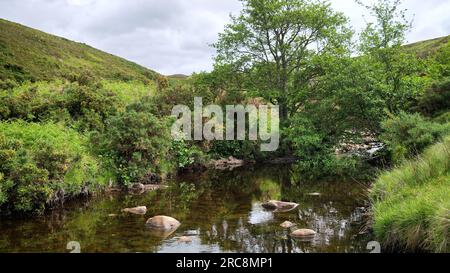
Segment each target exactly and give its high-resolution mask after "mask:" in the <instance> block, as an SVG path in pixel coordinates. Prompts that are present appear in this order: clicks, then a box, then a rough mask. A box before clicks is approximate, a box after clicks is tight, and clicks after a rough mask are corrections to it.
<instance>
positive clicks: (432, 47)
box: [405, 35, 450, 57]
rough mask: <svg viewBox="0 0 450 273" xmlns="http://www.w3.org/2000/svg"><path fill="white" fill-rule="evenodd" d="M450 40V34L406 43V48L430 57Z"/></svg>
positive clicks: (421, 55)
mask: <svg viewBox="0 0 450 273" xmlns="http://www.w3.org/2000/svg"><path fill="white" fill-rule="evenodd" d="M448 42H450V35H449V36H445V37H440V38H436V39H431V40H425V41H420V42H417V43H413V44H409V45H405V48H406V49H407V50H408V51H411V52H414V53H416V54H417V55H418V56H419V57H428V56H431V55H434V54H435V53H436V52H437V51H438V50H439V49H440V48H442V47H443V46H444V45H446V44H447V43H448Z"/></svg>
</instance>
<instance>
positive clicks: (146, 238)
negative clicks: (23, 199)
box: [0, 165, 372, 253]
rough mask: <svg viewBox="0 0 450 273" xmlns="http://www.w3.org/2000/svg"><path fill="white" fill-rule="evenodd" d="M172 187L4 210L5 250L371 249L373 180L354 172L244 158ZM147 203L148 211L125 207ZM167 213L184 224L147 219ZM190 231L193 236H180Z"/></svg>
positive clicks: (0, 240)
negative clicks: (279, 207) (313, 172)
mask: <svg viewBox="0 0 450 273" xmlns="http://www.w3.org/2000/svg"><path fill="white" fill-rule="evenodd" d="M168 185H169V187H168V188H167V189H161V190H158V191H152V192H147V193H144V194H141V195H133V194H127V193H108V194H102V195H100V196H97V197H92V198H89V199H88V200H79V201H72V202H67V203H66V204H65V205H64V207H63V208H58V209H54V210H52V211H49V212H47V213H46V214H45V215H43V216H36V217H32V218H25V219H20V218H0V234H1V235H0V252H66V253H67V252H70V250H68V249H67V244H68V243H69V242H71V241H75V242H78V243H79V246H80V251H81V252H108V253H109V252H126V253H128V252H132V253H135V252H147V253H148V252H152V253H153V252H162V253H165V252H194V253H197V252H206V253H230V252H231V253H234V252H239V253H240V252H245V253H314V252H321V253H324V252H325V253H326V252H333V253H335V252H339V253H346V252H369V250H367V249H366V246H367V243H368V242H369V241H371V239H372V238H371V235H370V234H369V233H366V232H363V231H364V227H365V225H366V221H365V219H366V217H364V212H365V207H367V206H368V197H367V188H368V185H369V184H368V183H364V182H361V181H356V180H355V179H351V178H349V179H342V178H339V179H338V178H336V179H327V180H324V181H317V180H308V179H304V178H302V177H301V175H298V174H296V173H295V172H294V171H293V170H292V167H291V166H290V165H271V166H270V165H269V166H266V165H263V166H244V167H241V168H238V169H234V170H228V171H216V170H214V171H213V170H211V171H207V172H205V173H201V174H198V173H196V174H185V175H182V176H180V177H177V178H176V179H173V180H171V181H169V182H168ZM265 200H282V201H290V202H296V203H298V204H299V207H298V209H296V210H294V211H291V212H286V213H274V212H271V211H267V210H265V209H263V208H262V206H261V203H262V202H263V201H265ZM136 206H147V209H148V210H147V214H146V215H142V216H140V215H132V214H126V213H124V212H122V209H123V208H129V207H136ZM155 215H167V216H171V217H174V218H176V219H178V220H179V221H180V222H181V226H180V227H179V228H178V229H177V230H176V231H175V232H173V233H172V234H160V233H157V232H155V231H153V230H151V229H150V228H148V227H147V226H146V225H145V222H146V220H147V219H148V218H150V217H152V216H155ZM284 221H291V222H293V223H296V224H297V228H308V229H313V230H315V231H316V232H317V234H316V236H315V237H314V238H311V239H309V240H301V239H295V238H293V237H291V236H290V232H291V231H293V230H287V229H283V228H281V227H280V224H281V223H283V222H284ZM181 236H186V237H188V238H189V241H190V242H181V241H180V240H179V238H180V237H181Z"/></svg>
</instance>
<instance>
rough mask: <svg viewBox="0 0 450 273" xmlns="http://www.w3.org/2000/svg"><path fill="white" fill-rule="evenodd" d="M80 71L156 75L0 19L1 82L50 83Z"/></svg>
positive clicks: (143, 78)
mask: <svg viewBox="0 0 450 273" xmlns="http://www.w3.org/2000/svg"><path fill="white" fill-rule="evenodd" d="M81 71H90V72H91V73H92V74H93V75H95V76H98V77H102V78H105V79H120V80H139V81H143V82H148V81H149V80H152V79H153V78H154V76H155V75H156V74H157V73H156V72H154V71H152V70H150V69H147V68H144V67H142V66H140V65H137V64H135V63H133V62H130V61H127V60H125V59H122V58H119V57H116V56H114V55H111V54H108V53H105V52H103V51H100V50H97V49H95V48H92V47H90V46H88V45H86V44H81V43H76V42H73V41H69V40H67V39H65V38H61V37H57V36H54V35H50V34H47V33H44V32H42V31H39V30H35V29H32V28H29V27H25V26H22V25H20V24H17V23H13V22H9V21H7V20H3V19H0V80H2V79H3V80H5V79H15V80H17V81H24V80H52V79H56V78H61V77H67V76H69V75H70V74H72V73H79V72H81Z"/></svg>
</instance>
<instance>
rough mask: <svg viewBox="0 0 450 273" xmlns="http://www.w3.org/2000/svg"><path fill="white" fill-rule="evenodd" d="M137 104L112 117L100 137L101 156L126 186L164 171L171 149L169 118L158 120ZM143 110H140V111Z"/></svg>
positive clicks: (140, 104)
mask: <svg viewBox="0 0 450 273" xmlns="http://www.w3.org/2000/svg"><path fill="white" fill-rule="evenodd" d="M145 107H146V106H143V105H142V103H137V104H134V105H130V106H129V107H127V110H126V111H125V112H124V113H121V114H119V115H117V116H114V117H112V118H110V119H109V120H108V122H107V127H106V129H105V132H104V133H103V134H101V135H99V136H98V141H99V142H100V147H101V151H100V153H101V154H102V155H103V156H104V157H106V158H107V159H108V160H109V161H110V163H111V164H112V167H113V168H114V169H115V172H116V173H117V175H118V177H119V179H120V180H121V182H122V183H123V184H124V185H128V184H129V183H131V182H137V181H139V180H140V179H141V178H143V177H144V176H145V175H146V174H148V173H149V172H161V171H162V168H163V167H164V162H166V161H167V160H169V161H170V159H168V154H169V149H170V143H171V142H170V130H169V119H167V118H162V119H159V118H157V117H156V116H155V115H153V114H152V113H150V112H147V111H144V110H143V109H145ZM139 110H140V111H139Z"/></svg>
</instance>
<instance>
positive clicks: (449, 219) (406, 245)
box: [372, 137, 450, 252]
mask: <svg viewBox="0 0 450 273" xmlns="http://www.w3.org/2000/svg"><path fill="white" fill-rule="evenodd" d="M449 196H450V137H446V138H445V140H444V141H442V142H440V143H438V144H436V145H434V146H432V147H431V148H429V149H427V150H426V151H425V152H424V153H423V154H422V155H421V156H419V157H418V158H416V159H413V160H411V161H408V162H405V163H404V164H402V165H401V166H399V167H398V168H397V169H395V170H393V171H390V172H386V173H384V174H382V175H381V176H380V177H379V179H378V180H377V181H376V183H375V184H374V186H373V191H372V198H373V200H374V202H375V206H374V230H375V233H376V235H377V237H378V238H379V239H380V240H381V241H382V242H383V243H384V244H385V245H386V246H388V247H394V248H399V249H404V250H407V251H412V250H428V251H431V252H449V251H450V242H449V236H448V232H449V223H450V215H449V211H450V202H449V201H450V200H449V198H448V197H449Z"/></svg>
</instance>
